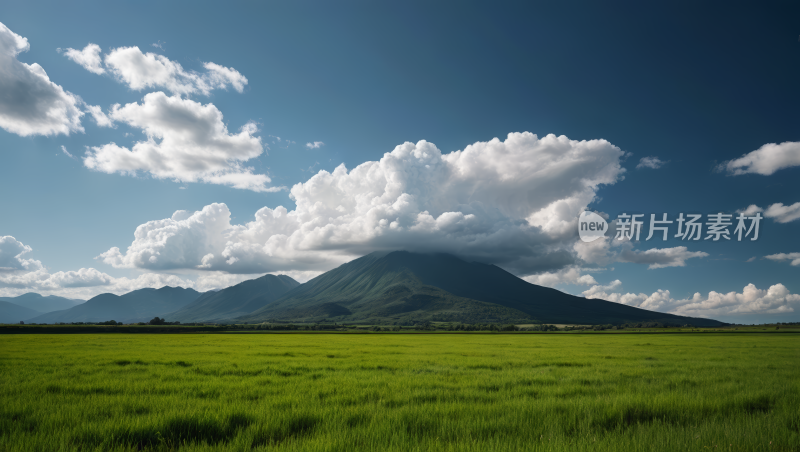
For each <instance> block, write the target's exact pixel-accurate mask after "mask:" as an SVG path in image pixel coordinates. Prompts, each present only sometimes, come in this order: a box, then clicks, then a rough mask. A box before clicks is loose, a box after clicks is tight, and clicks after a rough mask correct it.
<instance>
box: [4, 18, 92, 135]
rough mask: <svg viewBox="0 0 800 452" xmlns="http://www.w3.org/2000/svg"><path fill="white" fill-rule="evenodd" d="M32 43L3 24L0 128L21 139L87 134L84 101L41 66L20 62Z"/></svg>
mask: <svg viewBox="0 0 800 452" xmlns="http://www.w3.org/2000/svg"><path fill="white" fill-rule="evenodd" d="M29 49H30V44H28V40H27V39H25V38H23V37H22V36H20V35H18V34H16V33H14V32H13V31H11V30H9V29H8V27H6V26H5V25H3V24H2V23H0V127H2V128H3V129H5V130H7V131H9V132H11V133H16V134H17V135H20V136H23V137H26V136H30V135H57V134H60V133H63V134H65V135H69V134H70V133H71V132H83V127H81V117H82V116H83V112H82V111H81V110H80V109H79V108H78V106H79V105H80V104H81V100H80V98H78V96H75V95H74V94H72V93H70V92H69V91H65V90H64V88H62V87H61V86H59V85H56V84H55V83H53V82H51V81H50V78H49V77H48V76H47V73H46V72H45V71H44V69H43V68H42V67H41V66H40V65H38V64H37V63H33V64H27V63H23V62H21V61H19V60H18V59H17V55H19V54H20V53H21V52H27V51H28V50H29Z"/></svg>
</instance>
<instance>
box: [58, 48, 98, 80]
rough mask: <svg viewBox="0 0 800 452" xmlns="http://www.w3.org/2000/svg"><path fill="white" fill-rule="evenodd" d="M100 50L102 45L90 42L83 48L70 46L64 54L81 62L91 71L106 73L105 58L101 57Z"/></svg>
mask: <svg viewBox="0 0 800 452" xmlns="http://www.w3.org/2000/svg"><path fill="white" fill-rule="evenodd" d="M59 50H60V49H59ZM100 52H101V50H100V46H99V45H97V44H92V43H91V42H90V43H89V44H88V45H87V46H86V47H84V48H83V50H75V49H71V48H68V49H67V50H65V51H64V56H66V57H67V58H69V59H70V60H72V61H74V62H76V63H78V64H80V65H81V66H83V68H84V69H86V70H87V71H89V72H92V73H95V74H105V72H106V70H105V69H103V60H102V59H101V58H100Z"/></svg>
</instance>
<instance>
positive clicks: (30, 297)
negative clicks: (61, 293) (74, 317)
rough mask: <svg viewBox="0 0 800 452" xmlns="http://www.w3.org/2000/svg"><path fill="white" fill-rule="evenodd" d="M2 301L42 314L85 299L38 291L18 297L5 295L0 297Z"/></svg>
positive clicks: (70, 305) (65, 307) (68, 306)
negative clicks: (41, 293)
mask: <svg viewBox="0 0 800 452" xmlns="http://www.w3.org/2000/svg"><path fill="white" fill-rule="evenodd" d="M0 301H7V302H9V303H14V304H15V305H18V306H22V307H24V308H28V309H33V310H34V311H39V313H40V314H43V313H47V312H53V311H61V310H64V309H69V308H71V307H73V306H77V305H79V304H81V303H83V302H84V300H75V299H72V298H64V297H56V296H55V295H48V296H46V297H44V296H42V295H39V294H38V293H26V294H23V295H20V296H18V297H3V298H0Z"/></svg>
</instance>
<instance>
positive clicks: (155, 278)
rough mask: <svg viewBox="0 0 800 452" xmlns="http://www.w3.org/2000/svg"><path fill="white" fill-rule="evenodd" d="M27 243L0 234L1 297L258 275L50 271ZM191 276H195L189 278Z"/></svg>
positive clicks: (230, 281)
mask: <svg viewBox="0 0 800 452" xmlns="http://www.w3.org/2000/svg"><path fill="white" fill-rule="evenodd" d="M32 251H33V250H32V249H31V247H30V246H27V245H25V244H23V243H22V242H20V241H18V240H16V239H15V238H14V237H11V236H4V237H0V296H2V297H14V296H18V295H21V294H23V293H27V292H31V291H34V292H38V293H40V294H43V295H58V296H64V297H71V298H83V299H87V298H91V297H93V296H95V295H98V294H101V293H114V294H118V295H121V294H124V293H128V292H130V291H132V290H137V289H143V288H147V287H151V288H156V289H157V288H161V287H164V286H173V287H186V288H194V289H195V290H197V291H199V292H205V291H208V290H216V289H224V288H225V287H229V286H232V285H234V284H238V283H240V282H242V281H245V280H248V279H252V278H256V277H258V276H261V275H248V274H229V273H223V272H213V271H212V272H203V273H198V272H194V275H184V276H177V275H170V274H164V273H154V272H147V273H143V274H140V275H138V276H136V277H135V278H127V277H122V278H115V277H112V276H110V275H108V274H106V273H103V272H101V271H99V270H97V269H94V268H81V269H79V270H76V271H58V272H55V273H50V272H49V271H48V270H47V269H46V268H45V267H44V266H43V265H42V263H41V262H40V261H38V260H34V259H25V256H24V255H27V254H28V253H31V252H32ZM288 274H289V276H291V277H293V278H295V279H297V280H298V281H301V282H305V281H307V280H309V279H311V278H312V277H314V276H317V275H318V274H319V272H314V271H310V272H290V273H288ZM191 276H196V277H195V278H194V279H191Z"/></svg>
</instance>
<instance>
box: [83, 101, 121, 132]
mask: <svg viewBox="0 0 800 452" xmlns="http://www.w3.org/2000/svg"><path fill="white" fill-rule="evenodd" d="M86 111H88V112H89V113H90V114H91V115H92V118H93V119H94V122H96V123H97V125H98V127H112V128H113V127H116V126H115V125H114V121H113V120H112V119H111V118H109V117H108V115H106V114H105V113H104V112H103V109H102V108H100V106H99V105H86Z"/></svg>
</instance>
